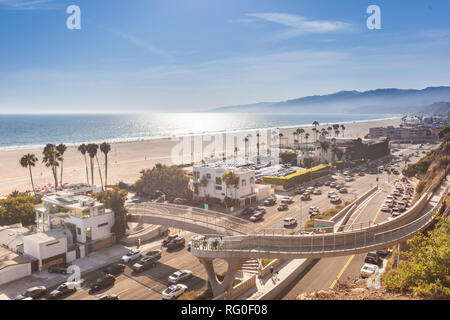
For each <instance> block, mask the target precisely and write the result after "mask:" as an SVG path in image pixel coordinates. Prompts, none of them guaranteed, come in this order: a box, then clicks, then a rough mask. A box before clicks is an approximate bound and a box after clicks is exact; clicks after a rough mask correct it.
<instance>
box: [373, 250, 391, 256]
mask: <svg viewBox="0 0 450 320" xmlns="http://www.w3.org/2000/svg"><path fill="white" fill-rule="evenodd" d="M376 254H377V255H379V256H380V257H386V256H387V255H388V254H389V248H385V249H382V250H377V251H376Z"/></svg>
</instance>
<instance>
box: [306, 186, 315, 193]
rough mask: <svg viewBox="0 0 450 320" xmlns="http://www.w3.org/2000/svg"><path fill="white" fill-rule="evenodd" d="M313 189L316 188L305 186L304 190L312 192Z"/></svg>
mask: <svg viewBox="0 0 450 320" xmlns="http://www.w3.org/2000/svg"><path fill="white" fill-rule="evenodd" d="M315 189H316V188H314V187H308V188H306V191H308V192H309V193H313V192H314V190H315Z"/></svg>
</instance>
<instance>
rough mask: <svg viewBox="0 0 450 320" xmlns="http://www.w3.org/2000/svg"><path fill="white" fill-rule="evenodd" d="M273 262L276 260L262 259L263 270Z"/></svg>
mask: <svg viewBox="0 0 450 320" xmlns="http://www.w3.org/2000/svg"><path fill="white" fill-rule="evenodd" d="M273 260H274V259H262V260H261V264H262V266H263V268H264V267H265V266H267V265H268V264H269V263H271V262H272V261H273Z"/></svg>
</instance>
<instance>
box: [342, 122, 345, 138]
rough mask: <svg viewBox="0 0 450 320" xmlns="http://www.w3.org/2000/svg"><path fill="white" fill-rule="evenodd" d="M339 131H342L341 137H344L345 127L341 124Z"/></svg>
mask: <svg viewBox="0 0 450 320" xmlns="http://www.w3.org/2000/svg"><path fill="white" fill-rule="evenodd" d="M341 130H342V136H343V137H345V134H344V132H345V126H344V125H343V124H341Z"/></svg>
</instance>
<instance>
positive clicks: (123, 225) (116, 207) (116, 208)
mask: <svg viewBox="0 0 450 320" xmlns="http://www.w3.org/2000/svg"><path fill="white" fill-rule="evenodd" d="M127 196H128V192H127V191H126V190H120V189H119V188H118V187H114V188H113V189H111V190H107V191H102V192H100V193H97V194H94V197H95V198H96V199H97V200H98V201H100V202H101V203H103V204H104V205H105V208H107V209H111V210H112V212H114V226H113V227H112V232H113V233H114V234H115V235H116V236H117V238H119V239H120V238H122V237H123V236H125V233H126V230H127V229H128V223H127V213H128V209H127V208H126V207H125V202H126V201H127Z"/></svg>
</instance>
